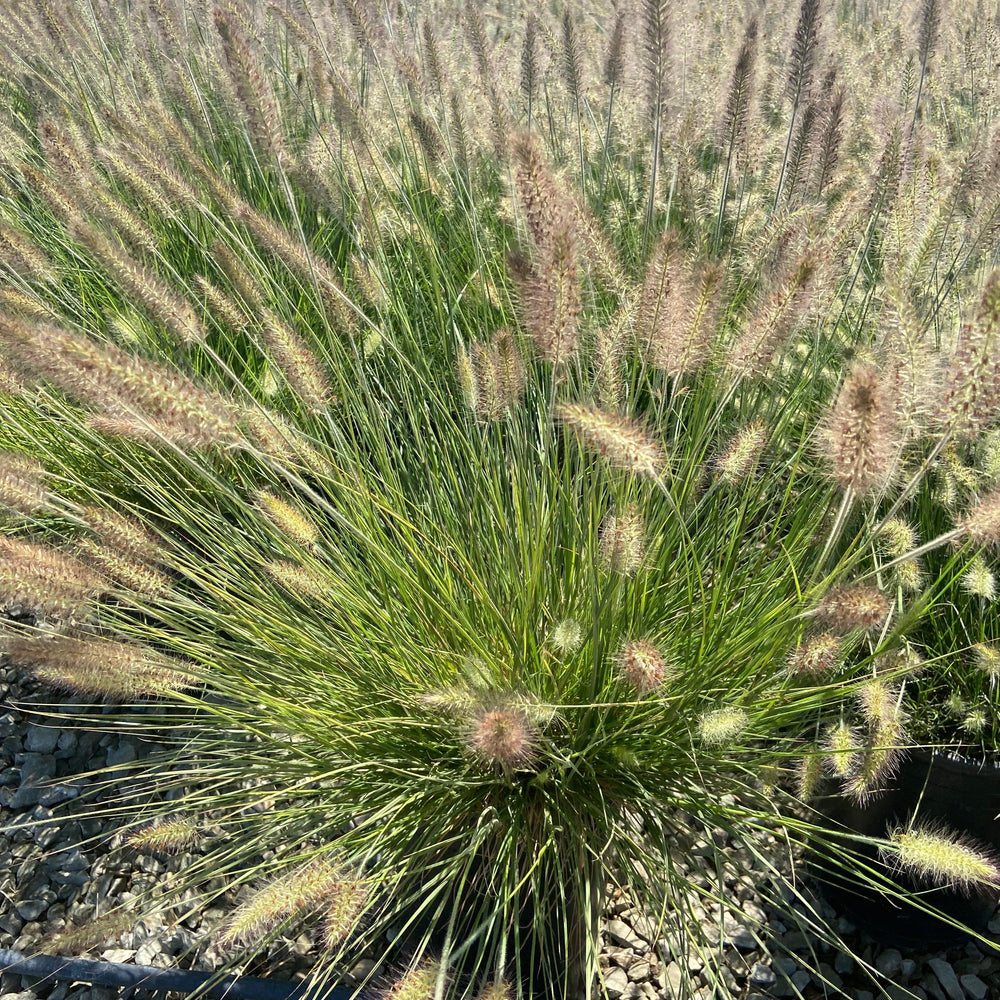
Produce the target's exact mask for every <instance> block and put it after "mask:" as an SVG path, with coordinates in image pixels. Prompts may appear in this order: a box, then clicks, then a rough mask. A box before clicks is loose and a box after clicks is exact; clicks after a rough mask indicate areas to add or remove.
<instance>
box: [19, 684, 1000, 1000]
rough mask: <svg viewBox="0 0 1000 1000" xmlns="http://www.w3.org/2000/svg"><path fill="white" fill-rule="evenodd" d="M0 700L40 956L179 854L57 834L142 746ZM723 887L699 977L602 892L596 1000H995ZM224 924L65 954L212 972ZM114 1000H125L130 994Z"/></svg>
mask: <svg viewBox="0 0 1000 1000" xmlns="http://www.w3.org/2000/svg"><path fill="white" fill-rule="evenodd" d="M0 696H3V707H2V708H0V739H2V741H3V746H2V755H0V948H11V949H14V950H16V951H22V952H26V953H32V952H34V951H41V952H43V953H44V952H45V951H46V947H45V942H46V939H47V938H48V937H49V936H50V935H51V934H53V933H57V932H59V931H64V930H67V929H72V928H74V927H80V928H83V927H87V926H88V925H90V924H91V923H92V921H93V920H94V918H95V917H99V916H100V915H101V913H102V912H104V911H105V910H106V909H108V907H109V906H110V905H111V904H113V903H120V902H123V901H128V900H130V899H132V898H134V896H135V895H136V894H138V893H139V892H142V891H144V890H146V889H148V888H150V887H151V886H155V885H156V884H157V883H160V882H162V881H163V880H164V879H167V878H169V876H170V873H171V872H172V871H178V870H180V869H181V868H182V867H183V866H184V864H185V857H184V856H183V855H179V856H175V857H170V858H155V857H151V856H141V855H140V856H135V855H134V854H133V855H132V856H126V852H121V851H118V852H114V853H110V852H109V847H110V845H111V844H112V843H113V836H112V835H111V831H110V830H108V829H102V825H101V821H100V820H91V821H88V822H86V823H80V822H70V823H60V822H58V821H57V820H56V819H55V817H54V814H53V810H54V809H56V808H58V807H59V806H61V805H62V804H64V803H66V802H68V801H70V800H72V799H75V798H77V797H78V796H80V795H81V794H83V792H84V791H85V790H86V789H87V787H88V785H89V784H90V782H91V779H90V778H88V777H87V775H86V772H87V771H88V770H90V769H93V768H97V767H101V766H104V765H105V764H114V763H127V762H130V761H133V760H136V759H138V758H141V757H143V756H145V755H147V754H149V753H151V752H154V751H155V750H156V749H158V748H157V746H156V745H155V744H153V743H150V742H147V741H145V740H143V739H141V738H140V737H138V736H127V735H119V734H116V733H115V734H113V733H108V732H101V731H100V727H93V726H88V725H85V724H83V723H82V722H80V721H78V720H76V719H74V718H73V715H74V713H75V712H76V709H75V707H74V705H73V704H72V699H67V698H66V697H65V696H62V695H59V694H57V693H55V692H52V691H50V690H47V689H46V688H44V687H42V686H40V685H38V684H37V683H36V682H35V681H34V680H32V679H31V678H30V677H26V676H24V675H22V673H21V672H20V671H17V670H15V669H13V668H10V667H0ZM109 711H110V710H109ZM88 838H96V839H94V840H91V842H90V843H89V844H87V845H85V846H84V848H83V849H82V850H81V849H80V848H78V847H76V846H75V845H76V844H78V843H80V842H81V841H84V840H87V839H88ZM733 849H738V845H731V844H728V843H727V842H726V839H725V835H724V833H723V832H722V831H716V832H715V833H714V834H713V837H712V842H711V843H708V842H705V843H702V844H699V845H696V847H695V850H696V851H700V852H702V853H705V854H706V855H711V854H714V853H715V852H716V851H721V852H722V853H723V856H725V853H726V852H727V851H730V852H731V851H732V850H733ZM723 871H724V874H725V867H724V869H723ZM762 877H763V876H762ZM726 887H727V891H729V892H730V893H732V894H733V897H734V898H735V899H736V901H737V902H738V903H739V906H740V909H741V911H742V913H743V914H745V916H746V923H745V924H744V923H741V922H740V921H739V920H738V919H735V918H733V917H731V916H727V917H726V918H724V919H720V913H719V910H718V909H717V908H716V909H715V910H712V909H711V908H708V909H706V908H704V907H703V906H702V907H699V908H698V909H696V910H695V913H696V915H697V917H698V918H699V919H700V920H701V921H702V923H703V924H704V925H705V926H706V928H707V929H708V931H709V932H710V934H711V937H712V939H714V940H719V939H721V940H722V941H723V943H724V948H723V950H722V953H721V957H722V962H721V965H719V964H714V962H717V958H716V959H714V960H713V967H712V968H706V966H705V964H704V963H703V962H702V960H701V959H699V958H695V957H692V956H685V955H684V954H676V955H675V954H674V953H673V951H672V949H671V947H670V945H669V943H668V942H667V941H666V940H664V939H662V938H660V939H655V938H656V935H655V933H654V931H653V930H652V928H653V926H654V923H653V921H651V920H650V919H649V916H648V915H647V914H645V913H643V912H642V911H641V910H640V909H638V908H636V907H635V906H634V905H633V904H632V902H631V901H630V899H629V898H628V895H627V892H625V891H623V890H621V889H617V890H613V891H611V892H610V893H609V897H608V906H607V910H606V913H605V914H604V917H603V921H602V943H603V948H602V952H601V955H600V963H601V969H602V973H603V979H604V987H605V989H606V991H607V995H608V997H609V998H610V1000H638V998H643V997H648V998H651V1000H652V998H661V1000H681V998H682V997H684V992H685V987H684V986H683V982H684V981H685V980H687V981H688V982H689V983H690V984H691V986H690V987H688V989H692V994H691V995H692V997H693V998H695V1000H709V998H713V997H720V998H721V997H728V998H738V1000H766V998H770V997H775V998H781V997H790V996H797V995H799V994H801V995H802V996H803V997H805V998H806V1000H813V998H819V997H850V998H853V1000H875V998H876V997H880V996H884V997H889V998H895V997H903V996H911V995H913V996H916V997H919V998H933V1000H987V998H990V997H996V998H1000V951H998V952H995V953H991V954H988V955H987V954H984V951H983V950H981V948H980V947H977V946H975V945H973V944H968V945H965V946H963V947H958V948H954V949H951V950H947V951H935V952H930V953H923V952H914V951H907V950H900V949H898V948H894V947H886V946H883V945H880V944H879V943H878V942H876V941H874V940H872V939H871V938H870V937H868V936H866V935H864V934H862V933H860V932H858V931H856V930H855V928H854V927H853V926H852V925H851V923H850V922H849V920H847V919H846V917H844V916H842V915H838V914H837V913H836V912H835V911H834V910H833V909H832V907H830V906H829V905H828V904H827V903H825V902H823V901H822V900H816V901H815V903H814V905H815V906H816V907H817V909H818V910H819V912H820V914H821V916H823V917H824V918H825V919H827V920H829V921H830V922H831V923H832V924H833V925H834V926H835V927H836V928H837V930H838V931H839V932H840V933H841V934H842V935H843V936H844V938H845V940H847V941H848V942H849V943H850V945H851V946H852V948H853V950H854V952H855V953H856V954H858V955H860V956H862V958H864V959H865V960H866V961H868V962H870V963H872V964H873V965H874V966H875V967H876V968H877V969H878V970H879V973H880V974H881V976H882V977H883V978H882V979H881V980H880V982H879V983H878V984H873V982H872V980H871V978H870V977H868V976H867V975H864V974H861V972H860V970H859V968H858V966H857V965H856V963H855V962H854V960H853V959H851V958H850V957H848V956H847V955H844V954H838V953H834V952H833V950H832V949H831V948H830V947H829V946H827V945H825V944H823V943H821V942H818V941H815V940H812V939H810V937H809V936H808V935H806V934H803V933H802V932H801V931H800V930H798V929H796V928H795V926H794V920H793V919H792V917H791V916H790V913H789V912H785V913H783V914H780V913H777V912H776V911H774V910H773V909H772V910H768V909H766V908H765V907H764V903H763V901H762V900H761V898H760V896H759V895H758V892H757V887H756V886H755V883H754V880H753V877H752V876H748V875H746V874H744V875H742V876H738V875H737V873H736V872H735V870H733V871H732V873H731V877H730V878H727V879H726ZM224 916H225V913H224V911H223V910H222V909H213V910H208V911H205V912H203V913H200V914H198V915H197V916H195V917H192V918H190V919H188V920H186V921H185V922H184V923H182V924H179V925H173V926H162V925H160V926H158V925H156V924H155V923H153V922H150V921H143V922H140V923H137V924H136V925H134V926H133V927H131V928H129V929H127V930H121V931H119V932H118V933H111V932H110V931H109V932H108V936H107V937H105V939H104V940H103V941H101V942H98V943H97V944H96V945H94V946H93V947H91V948H90V949H89V950H85V949H82V948H81V950H80V951H79V955H80V956H81V957H89V958H97V957H101V958H104V959H107V960H108V961H113V962H125V963H135V964H137V965H153V966H159V967H168V966H176V965H180V966H183V967H185V968H192V969H201V970H206V971H207V970H212V969H215V968H218V967H219V965H220V963H221V961H222V959H221V956H220V955H219V953H218V952H217V951H216V950H215V948H214V947H213V946H212V943H211V941H212V930H213V928H214V927H216V926H218V925H219V924H220V923H221V922H222V920H223V919H224ZM764 926H766V927H767V928H768V931H767V933H768V934H769V937H770V942H769V946H768V948H767V949H766V950H765V949H764V948H763V947H761V945H760V944H759V942H758V939H757V935H756V934H755V933H754V931H753V930H752V928H760V927H764ZM990 933H991V935H993V936H995V937H996V940H997V943H998V947H1000V916H996V917H994V920H993V921H992V922H991V924H990ZM311 949H312V941H311V940H310V938H309V936H308V935H307V934H303V935H302V936H301V937H300V938H298V939H297V940H295V941H286V942H284V943H283V944H282V945H279V946H276V947H275V949H273V950H272V952H271V953H270V955H269V962H268V970H267V974H268V975H270V976H274V977H275V978H279V979H297V978H301V977H302V976H303V975H305V974H306V973H307V971H308V969H309V968H310V965H311V958H310V955H311ZM369 967H370V965H369V964H368V963H367V962H366V961H365V960H362V961H360V962H359V963H358V964H357V965H356V966H355V967H354V969H353V970H352V972H353V973H354V974H355V975H356V976H358V977H362V976H363V975H364V974H365V972H366V971H367V969H368V968H369ZM810 968H814V969H816V970H817V972H818V974H814V973H811V972H810V971H809V969H810ZM252 971H253V972H254V974H262V973H261V972H260V971H259V970H257V969H254V970H252ZM713 982H714V984H715V985H712V984H713ZM118 995H119V994H118V993H116V991H114V990H111V989H106V988H103V987H88V986H80V985H73V986H70V985H68V984H60V985H58V986H53V985H52V984H51V983H49V984H43V985H39V984H37V983H35V982H33V981H32V980H31V979H29V978H27V977H23V976H20V975H17V974H15V973H13V972H4V973H3V974H2V975H0V1000H36V998H37V1000H114V998H115V997H117V996H118ZM130 996H133V997H135V998H137V1000H138V998H139V997H141V996H142V994H141V993H132V994H130ZM684 1000H687V998H686V997H685V998H684Z"/></svg>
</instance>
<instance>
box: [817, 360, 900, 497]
mask: <svg viewBox="0 0 1000 1000" xmlns="http://www.w3.org/2000/svg"><path fill="white" fill-rule="evenodd" d="M822 442H823V450H824V455H825V457H826V459H827V461H828V462H829V463H830V468H831V473H832V475H833V478H834V479H835V480H836V482H837V483H838V484H839V485H840V486H842V487H844V488H848V487H849V488H850V489H852V490H854V491H855V493H859V494H862V493H867V492H869V491H871V490H876V489H881V488H882V487H884V486H885V485H887V484H888V482H889V481H890V479H891V478H892V476H893V473H894V470H895V463H896V459H897V455H898V450H899V449H898V446H897V444H896V431H895V419H894V415H893V408H892V404H891V402H890V401H889V400H888V399H887V398H886V394H885V391H884V388H883V386H882V383H881V381H880V378H879V373H878V372H877V371H876V370H875V369H874V368H871V367H869V366H868V365H863V364H859V365H855V366H854V368H852V369H851V372H850V374H849V375H848V376H847V379H846V380H845V382H844V384H843V386H842V387H841V390H840V394H839V395H838V396H837V400H836V402H835V403H834V404H833V409H832V410H831V411H830V413H829V414H828V416H827V420H826V424H825V427H824V429H823V433H822Z"/></svg>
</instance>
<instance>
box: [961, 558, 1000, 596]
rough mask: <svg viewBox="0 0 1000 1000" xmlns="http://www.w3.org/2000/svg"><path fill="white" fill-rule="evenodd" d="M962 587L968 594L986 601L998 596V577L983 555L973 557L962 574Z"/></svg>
mask: <svg viewBox="0 0 1000 1000" xmlns="http://www.w3.org/2000/svg"><path fill="white" fill-rule="evenodd" d="M961 586H962V590H964V591H965V592H966V593H967V594H970V595H971V596H973V597H979V598H982V600H984V601H992V600H994V599H995V598H996V596H997V581H996V577H995V576H994V575H993V572H992V571H991V570H990V568H989V566H987V565H986V560H985V559H983V557H982V556H981V555H976V556H973V558H972V561H971V562H970V563H969V565H968V566H967V567H966V570H965V572H964V573H963V574H962V579H961Z"/></svg>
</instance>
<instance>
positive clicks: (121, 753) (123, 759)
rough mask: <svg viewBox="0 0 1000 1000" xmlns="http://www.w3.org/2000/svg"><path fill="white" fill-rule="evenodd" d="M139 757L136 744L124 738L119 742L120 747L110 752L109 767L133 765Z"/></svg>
mask: <svg viewBox="0 0 1000 1000" xmlns="http://www.w3.org/2000/svg"><path fill="white" fill-rule="evenodd" d="M137 756H138V754H137V753H136V749H135V743H133V742H132V740H128V739H125V738H124V737H122V738H120V739H119V740H118V746H116V747H114V748H113V749H109V750H108V767H116V766H119V765H123V764H131V763H132V761H134V760H135V759H136V757H137Z"/></svg>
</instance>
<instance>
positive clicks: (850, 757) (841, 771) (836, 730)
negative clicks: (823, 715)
mask: <svg viewBox="0 0 1000 1000" xmlns="http://www.w3.org/2000/svg"><path fill="white" fill-rule="evenodd" d="M823 749H824V750H826V754H827V756H826V763H827V766H828V767H829V769H830V771H832V772H833V774H834V775H836V776H837V777H838V778H845V777H847V776H848V775H849V774H850V773H851V771H852V770H853V768H854V762H855V759H856V757H857V755H858V754H859V753H860V751H861V742H860V739H859V736H858V732H857V730H856V729H854V727H853V726H849V725H848V724H847V723H846V722H844V721H843V720H841V721H840V722H839V723H838V724H837V725H835V726H831V727H830V728H829V729H828V730H827V731H826V739H825V741H824V744H823Z"/></svg>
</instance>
